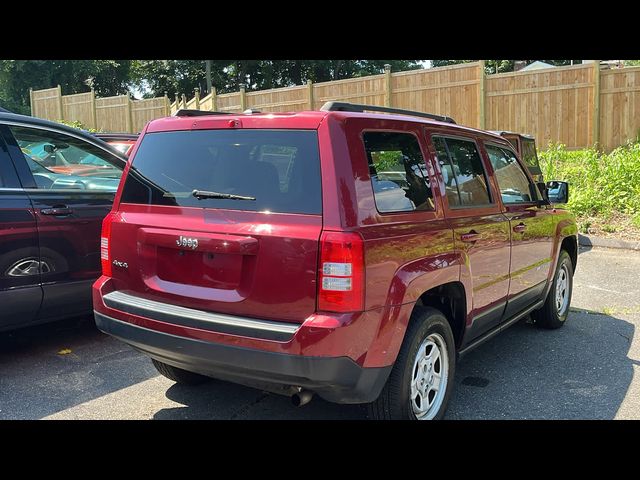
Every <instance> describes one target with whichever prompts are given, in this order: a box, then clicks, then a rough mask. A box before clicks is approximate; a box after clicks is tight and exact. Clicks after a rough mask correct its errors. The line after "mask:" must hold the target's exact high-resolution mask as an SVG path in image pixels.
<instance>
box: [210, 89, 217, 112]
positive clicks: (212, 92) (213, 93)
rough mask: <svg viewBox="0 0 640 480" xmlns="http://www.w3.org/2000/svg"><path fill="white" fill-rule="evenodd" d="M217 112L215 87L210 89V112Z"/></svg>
mask: <svg viewBox="0 0 640 480" xmlns="http://www.w3.org/2000/svg"><path fill="white" fill-rule="evenodd" d="M216 110H218V97H217V95H216V87H211V111H212V112H215V111H216Z"/></svg>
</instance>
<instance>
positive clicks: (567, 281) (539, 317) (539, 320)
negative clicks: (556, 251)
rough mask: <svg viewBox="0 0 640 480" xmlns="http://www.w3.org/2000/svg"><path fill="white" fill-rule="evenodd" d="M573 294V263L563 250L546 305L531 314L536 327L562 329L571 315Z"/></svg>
mask: <svg viewBox="0 0 640 480" xmlns="http://www.w3.org/2000/svg"><path fill="white" fill-rule="evenodd" d="M572 292H573V262H571V257H570V256H569V254H568V253H567V252H566V251H565V250H561V251H560V256H559V257H558V265H557V266H556V271H555V273H554V276H553V283H552V284H551V289H550V290H549V294H548V295H547V298H546V300H545V302H544V305H543V306H542V307H541V308H540V309H539V310H536V311H534V312H532V313H531V316H532V317H533V320H534V321H535V322H536V325H538V326H539V327H541V328H549V329H555V328H560V327H562V326H563V325H564V324H565V322H566V320H567V316H568V315H569V306H570V305H571V293H572Z"/></svg>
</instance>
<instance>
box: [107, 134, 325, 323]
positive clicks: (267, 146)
mask: <svg viewBox="0 0 640 480" xmlns="http://www.w3.org/2000/svg"><path fill="white" fill-rule="evenodd" d="M131 161H132V163H131V167H130V170H129V173H128V177H127V179H126V181H125V183H124V186H123V191H122V195H121V198H120V203H119V205H118V208H117V210H118V213H117V215H116V217H115V218H114V221H113V223H112V225H111V245H110V249H111V257H112V261H113V263H114V265H113V272H112V277H113V279H114V284H115V285H116V288H117V289H118V290H122V291H126V292H128V293H129V294H132V295H136V296H140V297H143V298H147V299H153V300H157V301H160V302H166V303H171V304H175V305H180V306H184V307H189V308H194V309H199V310H206V311H212V312H221V313H227V314H232V315H233V314H235V315H243V316H247V317H256V318H264V319H278V320H284V321H286V320H290V321H292V322H302V321H303V320H304V319H305V318H306V317H307V316H309V315H310V314H311V313H313V312H314V311H315V308H316V273H317V272H316V269H317V261H318V239H319V237H320V232H321V229H322V205H321V189H320V185H321V183H320V160H319V152H318V138H317V133H316V131H315V130H262V129H260V130H253V129H224V130H192V131H172V132H157V133H147V134H146V135H145V136H144V138H143V139H142V141H141V143H140V145H139V147H138V149H137V151H136V153H135V154H134V157H133V158H132V160H131ZM216 193H219V194H223V195H222V196H224V195H231V196H233V197H232V198H215V196H216Z"/></svg>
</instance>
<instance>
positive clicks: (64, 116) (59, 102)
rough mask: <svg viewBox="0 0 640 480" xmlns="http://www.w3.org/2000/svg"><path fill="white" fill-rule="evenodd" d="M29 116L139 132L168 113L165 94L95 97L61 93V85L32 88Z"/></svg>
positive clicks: (100, 128)
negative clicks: (147, 124) (143, 97)
mask: <svg viewBox="0 0 640 480" xmlns="http://www.w3.org/2000/svg"><path fill="white" fill-rule="evenodd" d="M30 94H31V115H33V116H34V117H40V118H46V119H49V120H56V121H57V120H65V121H70V122H73V121H78V122H81V123H82V124H83V125H84V126H85V127H87V128H95V129H96V130H100V131H104V132H139V131H140V130H142V128H143V127H144V125H145V124H146V123H147V122H148V121H149V120H153V119H154V118H160V117H165V116H168V115H170V114H171V104H170V102H169V98H168V97H167V96H164V97H157V98H148V99H144V100H132V99H131V97H130V96H129V95H118V96H115V97H105V98H96V96H95V93H94V91H93V90H91V91H90V92H87V93H77V94H74V95H62V92H61V90H60V86H59V85H58V86H57V87H56V88H48V89H46V90H31V92H30Z"/></svg>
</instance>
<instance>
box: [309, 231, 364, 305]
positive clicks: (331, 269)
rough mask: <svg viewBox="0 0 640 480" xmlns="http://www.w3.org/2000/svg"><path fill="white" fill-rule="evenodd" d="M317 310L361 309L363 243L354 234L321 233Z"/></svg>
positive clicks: (362, 299)
mask: <svg viewBox="0 0 640 480" xmlns="http://www.w3.org/2000/svg"><path fill="white" fill-rule="evenodd" d="M318 280H319V281H318V310H322V311H329V312H356V311H360V310H364V242H363V240H362V237H361V236H360V235H359V234H357V233H353V232H322V235H321V236H320V264H319V275H318Z"/></svg>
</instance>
